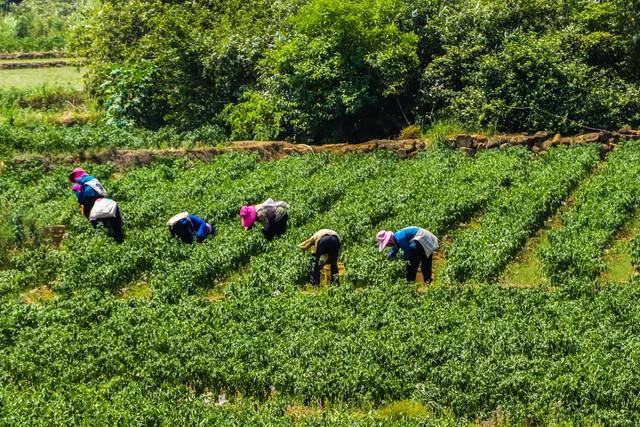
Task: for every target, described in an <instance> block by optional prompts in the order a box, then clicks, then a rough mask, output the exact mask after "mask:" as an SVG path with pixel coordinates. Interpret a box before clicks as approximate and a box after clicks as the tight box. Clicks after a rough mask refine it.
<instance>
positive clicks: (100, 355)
mask: <svg viewBox="0 0 640 427" xmlns="http://www.w3.org/2000/svg"><path fill="white" fill-rule="evenodd" d="M639 297H640V295H639V291H638V288H637V287H627V288H611V289H608V290H605V291H603V292H602V293H600V294H598V295H595V296H594V295H583V296H578V297H577V298H566V296H565V295H563V294H562V293H558V292H556V293H548V292H544V291H542V290H533V291H531V292H516V291H512V290H502V289H498V288H496V287H493V286H479V287H468V288H460V287H436V288H434V289H431V290H430V291H429V292H427V293H426V294H425V295H424V297H423V298H420V299H417V298H415V296H414V294H413V292H412V291H411V289H410V288H409V287H407V286H406V284H404V283H398V284H393V283H387V284H386V286H376V287H368V288H365V289H363V290H360V291H355V292H354V290H353V289H352V288H350V287H342V286H341V287H332V288H331V289H330V290H329V291H327V292H326V293H322V294H319V295H313V296H307V295H304V294H302V293H294V294H287V295H281V296H279V297H271V296H268V297H266V298H260V297H256V295H255V294H249V295H243V294H242V293H238V294H237V295H234V298H230V299H228V300H224V301H219V302H216V303H213V304H212V303H208V302H206V301H203V300H200V299H192V298H185V299H182V300H181V301H179V302H177V303H176V304H166V303H163V302H162V301H158V300H155V301H152V302H144V301H115V300H113V298H112V297H111V296H110V295H108V294H103V293H99V292H95V291H93V290H87V291H86V292H82V293H78V294H76V295H73V296H70V297H69V299H66V300H63V301H60V302H58V303H55V304H47V305H44V306H43V307H40V308H38V307H29V306H24V305H18V304H5V305H3V306H2V307H0V314H1V317H2V319H3V321H2V322H0V372H1V374H0V375H1V377H0V378H1V379H2V382H3V387H2V389H1V390H0V396H2V402H3V411H1V414H0V417H1V416H4V417H9V416H13V417H17V418H16V419H21V417H25V416H27V414H31V413H33V412H32V411H35V412H36V413H38V414H46V413H49V414H50V415H51V416H54V417H55V419H65V420H68V419H72V418H73V419H86V416H87V415H89V414H92V413H93V412H94V411H96V410H97V409H96V408H100V409H102V411H107V412H111V411H114V412H115V413H114V416H115V414H117V410H118V408H123V407H126V408H128V407H129V405H128V404H127V403H126V402H127V401H129V399H131V398H133V399H136V400H137V399H138V397H140V396H148V393H150V392H149V390H158V391H160V390H161V391H163V392H164V393H168V394H169V395H170V396H171V397H170V399H171V400H172V401H173V402H175V404H176V407H177V408H178V409H177V410H179V408H184V406H183V405H182V404H181V402H183V401H184V400H185V399H188V398H199V397H200V396H202V395H203V394H205V393H207V392H211V393H213V395H214V396H216V395H217V394H218V393H219V392H220V391H221V390H224V391H225V392H226V394H227V396H228V397H230V398H232V397H234V396H235V395H236V393H240V394H241V395H242V396H246V397H248V398H256V399H259V400H268V399H269V396H270V395H272V394H275V395H276V396H280V397H283V398H289V399H300V401H302V402H304V403H307V404H311V403H312V402H317V401H322V402H326V403H327V404H328V405H331V404H333V403H339V402H344V403H348V404H354V405H379V404H384V403H385V402H389V401H392V400H399V399H408V398H410V399H415V400H417V401H419V402H422V403H424V404H426V405H429V406H430V407H431V408H434V410H437V408H450V409H451V410H452V411H453V413H454V414H455V416H456V417H461V418H463V419H466V420H467V421H470V420H473V419H475V418H477V417H479V418H483V419H486V418H488V417H489V416H490V414H491V412H492V411H494V410H495V409H496V407H497V406H501V407H502V408H503V410H504V411H505V413H507V414H509V415H510V416H511V417H513V419H516V420H519V419H523V420H527V422H529V423H531V424H544V422H543V417H544V416H546V415H548V414H549V413H550V412H552V413H553V414H555V415H556V416H557V417H560V418H561V419H565V418H568V420H574V421H575V420H578V419H580V418H582V417H593V418H591V421H592V422H600V423H601V424H605V425H629V424H635V423H637V422H638V421H640V420H639V419H638V414H639V413H640V404H639V402H638V401H637V399H635V398H634V396H636V395H637V393H638V384H639V383H640V362H639V361H638V357H637V354H638V350H639V347H638V342H637V339H636V338H635V337H636V336H637V332H638V329H639V326H638V324H639V322H638V319H639V318H640V312H639V309H638V307H637V304H636V301H637V299H638V298H639ZM612 348H615V349H616V351H611V349H612ZM74 390H77V391H80V390H85V391H86V393H81V394H76V393H75V392H74ZM97 390H99V393H98V394H95V393H93V392H92V391H97ZM128 391H131V392H132V393H133V391H135V393H133V394H131V393H128ZM73 396H75V398H77V399H79V401H76V400H75V399H73V402H74V403H73V404H72V405H67V404H65V402H66V401H67V399H69V398H73ZM90 396H93V397H95V400H91V401H89V402H86V401H84V399H82V397H90ZM594 400H595V401H597V402H598V405H597V406H594V405H592V404H591V403H590V402H593V401H594ZM142 401H144V400H141V402H142ZM558 402H562V403H561V404H559V403H558ZM151 406H153V405H150V406H148V405H146V404H145V405H144V407H141V408H140V410H141V412H142V413H144V414H145V415H149V416H151V415H152V414H155V415H156V416H160V414H158V413H157V412H155V411H154V409H153V407H151ZM49 410H51V411H55V412H54V413H51V412H49ZM102 411H99V412H102ZM98 416H100V415H99V414H98ZM573 417H575V418H573ZM153 420H154V419H153V418H152V419H151V420H147V421H149V422H151V423H153ZM8 424H12V423H10V422H8ZM160 424H162V423H160ZM578 424H580V423H578ZM463 425H468V424H464V423H463Z"/></svg>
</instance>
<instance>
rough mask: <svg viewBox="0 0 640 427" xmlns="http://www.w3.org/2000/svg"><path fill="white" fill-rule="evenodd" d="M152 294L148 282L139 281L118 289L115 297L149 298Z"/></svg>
mask: <svg viewBox="0 0 640 427" xmlns="http://www.w3.org/2000/svg"><path fill="white" fill-rule="evenodd" d="M152 295H153V291H152V290H151V286H149V283H147V282H144V281H141V282H137V283H135V284H133V285H131V286H128V287H126V288H122V289H120V290H119V291H118V294H117V297H118V298H119V299H129V298H136V299H144V300H149V299H151V296H152Z"/></svg>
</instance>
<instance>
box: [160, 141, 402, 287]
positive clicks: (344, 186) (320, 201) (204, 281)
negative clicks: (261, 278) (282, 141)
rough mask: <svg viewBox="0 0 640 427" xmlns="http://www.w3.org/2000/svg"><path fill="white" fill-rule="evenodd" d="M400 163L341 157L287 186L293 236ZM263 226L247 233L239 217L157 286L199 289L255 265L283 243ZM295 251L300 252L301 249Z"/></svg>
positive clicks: (281, 193)
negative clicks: (271, 237) (266, 233)
mask: <svg viewBox="0 0 640 427" xmlns="http://www.w3.org/2000/svg"><path fill="white" fill-rule="evenodd" d="M394 163H397V160H395V159H393V158H392V157H391V156H390V155H388V154H386V153H385V154H383V155H381V156H357V155H356V156H345V157H336V158H333V162H332V163H331V164H328V165H327V167H325V168H324V169H322V170H321V171H319V172H318V173H316V174H314V175H313V176H311V177H310V178H309V179H306V180H304V179H296V180H295V182H290V183H289V185H283V186H281V187H280V188H279V189H278V190H277V191H274V193H273V194H272V197H274V198H277V199H279V200H286V201H287V202H289V203H290V205H291V209H290V212H289V214H290V219H289V231H288V232H287V234H291V233H293V234H297V233H299V230H300V229H301V228H304V225H305V224H307V223H308V222H309V221H311V220H313V218H315V217H316V216H317V215H319V214H321V213H323V212H325V211H327V210H329V209H330V208H331V206H332V205H333V204H334V203H335V202H336V201H337V200H339V199H341V198H342V197H343V196H344V195H345V194H348V191H349V189H351V188H353V187H354V186H356V185H361V184H362V182H366V181H367V179H369V178H370V177H373V176H375V175H379V174H382V173H383V172H384V171H385V170H386V169H388V168H389V167H391V166H392V165H393V164H394ZM257 228H259V227H257ZM257 228H254V229H252V230H251V231H249V232H246V231H244V230H243V229H242V227H240V225H239V221H238V220H237V219H234V220H233V221H232V222H231V223H229V224H228V225H227V226H225V224H223V226H221V229H220V236H219V238H217V240H216V241H215V242H212V243H213V244H214V247H213V248H209V249H208V250H206V252H204V249H203V250H202V251H199V252H200V253H198V254H197V255H196V256H194V257H191V258H189V259H187V260H185V261H183V262H182V263H181V264H182V265H178V266H177V268H176V269H175V270H174V271H173V272H171V273H170V274H169V276H165V275H162V276H160V277H159V282H157V283H154V287H156V288H166V289H173V288H174V287H175V286H176V285H177V286H180V287H184V288H187V289H194V288H195V287H196V286H200V287H203V286H210V285H211V284H212V283H213V282H214V281H216V280H220V279H222V278H223V277H225V276H227V275H229V274H231V273H232V272H233V271H236V270H238V269H239V267H240V266H242V265H243V264H245V263H246V262H247V261H249V259H250V258H251V263H252V264H253V263H254V258H255V256H256V255H258V254H260V253H262V252H264V251H265V250H270V251H271V249H270V248H271V247H272V246H273V245H277V244H278V240H276V241H275V242H272V243H268V242H266V241H265V239H264V237H263V236H262V233H261V232H260V231H259V230H258V229H257ZM290 250H296V249H295V246H293V247H290ZM283 255H284V254H283ZM284 258H286V255H284V257H283V259H284ZM276 264H277V265H280V266H281V267H282V262H280V261H277V262H276ZM178 293H179V292H178Z"/></svg>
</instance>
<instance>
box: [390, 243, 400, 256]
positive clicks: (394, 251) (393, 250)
mask: <svg viewBox="0 0 640 427" xmlns="http://www.w3.org/2000/svg"><path fill="white" fill-rule="evenodd" d="M398 248H399V246H398V245H397V244H395V245H393V246H391V251H389V255H387V258H389V259H393V258H395V257H396V255H397V254H398Z"/></svg>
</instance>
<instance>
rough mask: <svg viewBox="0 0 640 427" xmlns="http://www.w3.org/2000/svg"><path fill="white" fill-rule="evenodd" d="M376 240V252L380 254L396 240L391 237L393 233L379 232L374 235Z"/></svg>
mask: <svg viewBox="0 0 640 427" xmlns="http://www.w3.org/2000/svg"><path fill="white" fill-rule="evenodd" d="M376 239H378V250H379V251H380V252H382V251H383V250H384V248H386V247H387V246H389V245H390V244H391V245H393V244H394V243H395V242H396V239H395V238H394V237H393V231H385V230H380V231H379V232H378V234H377V235H376Z"/></svg>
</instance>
